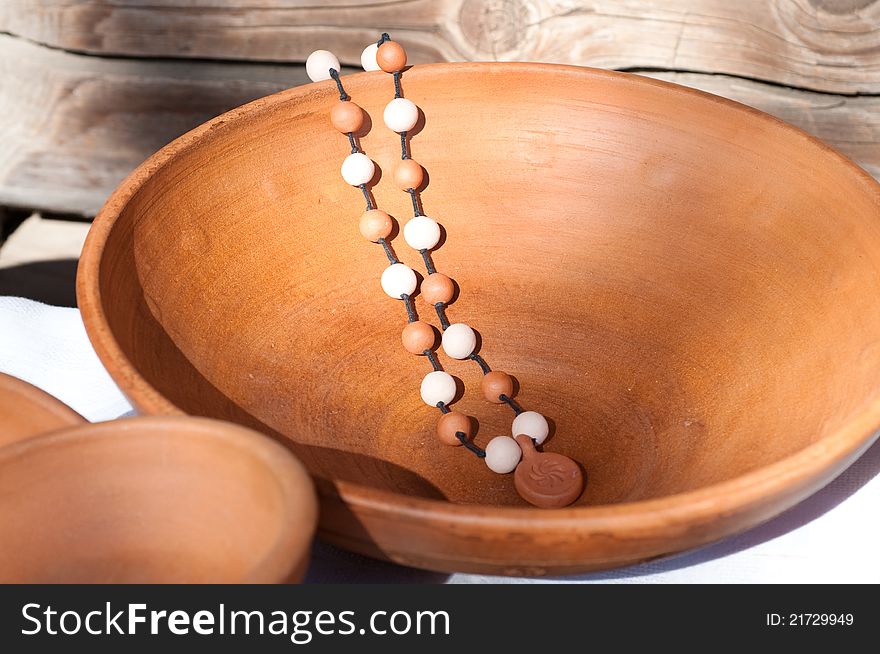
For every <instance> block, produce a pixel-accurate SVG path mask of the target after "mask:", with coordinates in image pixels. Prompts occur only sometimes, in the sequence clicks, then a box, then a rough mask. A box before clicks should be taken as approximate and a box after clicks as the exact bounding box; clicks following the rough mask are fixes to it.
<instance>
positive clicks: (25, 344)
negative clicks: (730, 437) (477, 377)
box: [0, 297, 880, 583]
mask: <svg viewBox="0 0 880 654" xmlns="http://www.w3.org/2000/svg"><path fill="white" fill-rule="evenodd" d="M0 371H2V372H5V373H8V374H11V375H14V376H15V377H19V378H21V379H24V380H26V381H28V382H30V383H32V384H34V385H35V386H38V387H40V388H42V389H43V390H45V391H47V392H48V393H51V394H52V395H54V396H55V397H57V398H58V399H60V400H61V401H63V402H65V403H66V404H68V405H70V406H71V407H72V408H73V409H75V410H76V411H78V412H79V413H81V414H82V415H83V416H85V417H86V418H88V419H89V420H92V421H99V420H109V419H112V418H116V417H119V416H121V415H123V414H126V413H129V412H131V405H130V404H129V403H128V402H127V401H126V399H125V398H124V397H123V395H122V393H120V391H119V389H118V388H117V387H116V385H115V384H114V383H113V381H112V380H111V379H110V377H109V375H108V374H107V372H106V371H105V370H104V368H103V366H102V365H101V363H100V361H99V360H98V358H97V356H96V355H95V353H94V351H93V350H92V347H91V345H90V343H89V341H88V338H87V337H86V334H85V330H84V329H83V325H82V320H81V319H80V315H79V311H78V310H76V309H67V308H59V307H50V306H47V305H45V304H40V303H38V302H33V301H31V300H25V299H22V298H14V297H0ZM878 473H880V442H878V443H877V444H875V445H874V446H873V447H872V448H871V449H870V450H869V451H868V452H867V453H866V454H865V455H864V456H862V457H861V459H859V460H858V461H857V462H856V463H855V464H854V465H852V466H851V467H850V468H849V469H848V470H847V471H846V472H844V473H843V474H842V475H841V476H840V477H838V478H837V479H836V480H835V481H834V482H832V483H831V484H830V485H828V486H827V487H826V488H824V489H823V490H821V491H819V492H818V493H816V494H815V495H814V496H813V497H811V498H809V499H808V500H806V501H804V502H802V503H801V504H799V505H798V506H796V507H795V508H793V509H791V510H790V511H788V512H786V513H785V514H783V515H781V516H779V517H778V518H776V519H774V520H772V521H770V522H768V523H766V524H765V525H762V526H760V527H757V528H755V529H752V530H751V531H749V532H746V533H745V534H742V535H740V536H737V537H735V538H730V539H728V540H725V541H722V542H720V543H717V544H715V545H712V546H709V547H706V548H704V549H702V550H698V551H696V552H690V553H687V554H684V555H681V556H677V557H674V558H670V559H666V560H663V561H654V562H651V563H646V564H643V565H639V566H634V567H630V568H625V569H622V570H616V571H612V572H603V573H596V574H589V575H580V576H576V577H565V578H559V579H550V580H541V579H509V578H502V577H486V576H481V575H467V574H455V575H451V576H447V575H441V574H436V573H431V572H423V571H419V570H413V569H410V568H404V567H401V566H396V565H393V564H390V563H382V562H379V561H374V560H372V559H367V558H365V557H361V556H358V555H356V554H351V553H349V552H344V551H342V550H338V549H336V548H334V547H332V546H329V545H323V544H320V543H318V544H316V545H315V548H314V551H313V560H312V565H311V568H310V571H309V575H308V580H309V581H318V582H393V581H399V582H419V581H425V582H449V583H490V582H504V583H538V582H542V581H546V582H582V583H583V582H586V583H589V582H599V583H668V582H674V583H706V582H730V583H737V582H755V583H761V582H765V583H774V582H789V583H797V582H819V583H823V582H829V583H830V582H840V583H858V582H865V583H880V558H878V556H877V552H878V551H880V520H877V512H878V508H880V474H878Z"/></svg>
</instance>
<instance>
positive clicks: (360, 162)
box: [342, 152, 376, 186]
mask: <svg viewBox="0 0 880 654" xmlns="http://www.w3.org/2000/svg"><path fill="white" fill-rule="evenodd" d="M375 172H376V164H374V163H373V160H372V159H370V158H369V157H368V156H367V155H365V154H362V153H360V152H354V153H352V154H350V155H348V156H347V157H346V158H345V161H343V162H342V179H344V180H345V181H346V182H347V183H349V184H351V185H352V186H360V185H361V184H366V183H367V182H369V181H370V180H371V179H373V174H374V173H375Z"/></svg>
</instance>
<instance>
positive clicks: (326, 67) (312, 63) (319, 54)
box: [306, 50, 339, 82]
mask: <svg viewBox="0 0 880 654" xmlns="http://www.w3.org/2000/svg"><path fill="white" fill-rule="evenodd" d="M331 68H332V69H333V70H339V59H337V58H336V55H335V54H333V53H332V52H330V51H329V50H315V51H314V52H313V53H312V54H310V55H309V58H308V59H306V73H307V74H308V76H309V79H310V80H312V81H313V82H323V81H324V80H325V79H330V69H331Z"/></svg>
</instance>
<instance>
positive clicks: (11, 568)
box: [0, 417, 317, 583]
mask: <svg viewBox="0 0 880 654" xmlns="http://www.w3.org/2000/svg"><path fill="white" fill-rule="evenodd" d="M316 521H317V501H316V498H315V494H314V489H313V487H312V483H311V481H310V480H309V476H308V474H307V473H306V471H305V469H304V468H303V467H302V465H301V464H300V463H299V462H298V461H296V459H294V457H292V456H291V455H290V454H289V453H288V452H287V451H285V450H284V448H282V447H279V446H278V445H277V444H276V443H273V442H272V441H271V440H269V439H267V438H265V437H263V436H261V435H260V434H256V433H254V432H253V431H251V430H249V429H245V428H242V427H239V426H236V425H230V424H226V423H221V422H218V421H215V420H205V419H203V418H181V417H148V418H129V419H124V420H117V421H113V422H105V423H97V424H93V425H84V426H80V427H73V428H70V429H65V430H62V431H57V432H54V433H52V434H48V435H44V436H37V437H34V438H30V439H27V440H23V441H20V442H18V443H14V444H12V445H7V446H6V447H4V448H2V449H0V534H3V542H2V545H0V582H2V583H92V582H100V583H172V582H174V583H190V582H201V583H213V582H226V583H234V582H252V583H259V582H279V581H297V580H299V579H301V578H302V576H303V575H304V573H305V569H306V564H307V561H308V555H309V550H310V545H311V540H312V535H313V533H314V529H315V523H316Z"/></svg>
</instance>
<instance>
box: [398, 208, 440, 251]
mask: <svg viewBox="0 0 880 654" xmlns="http://www.w3.org/2000/svg"><path fill="white" fill-rule="evenodd" d="M403 238H404V240H405V241H406V242H407V245H409V246H410V247H411V248H413V249H414V250H430V249H431V248H432V247H434V246H435V245H437V243H438V242H439V241H440V225H438V224H437V221H436V220H432V219H431V218H428V217H427V216H416V217H415V218H413V219H412V220H410V221H409V222H408V223H407V224H406V225H404V226H403Z"/></svg>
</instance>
